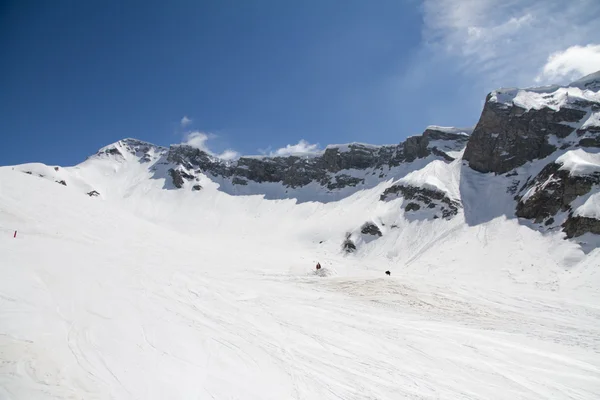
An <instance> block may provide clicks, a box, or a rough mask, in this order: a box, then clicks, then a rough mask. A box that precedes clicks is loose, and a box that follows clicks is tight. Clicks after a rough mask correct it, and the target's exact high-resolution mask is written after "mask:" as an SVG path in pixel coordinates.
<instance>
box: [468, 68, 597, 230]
mask: <svg viewBox="0 0 600 400" xmlns="http://www.w3.org/2000/svg"><path fill="white" fill-rule="evenodd" d="M599 89H600V72H599V73H595V74H592V75H589V76H587V77H585V78H583V79H581V80H579V81H576V82H573V83H572V84H571V85H569V86H567V87H560V86H551V87H543V88H532V89H499V90H496V91H494V92H492V93H490V94H489V95H488V97H487V99H486V103H485V106H484V109H483V112H482V114H481V118H480V119H479V122H478V123H477V126H476V127H475V129H474V131H473V134H472V135H471V137H470V139H469V142H468V144H467V147H466V149H465V153H464V156H463V159H464V160H466V161H468V165H469V167H470V168H472V169H473V170H475V171H478V172H482V173H488V172H489V173H494V174H497V175H502V174H504V176H505V177H511V182H510V184H509V185H508V187H507V190H508V191H509V192H511V193H512V194H514V195H515V196H514V199H515V201H516V207H515V215H516V216H517V217H519V218H525V219H528V220H531V221H532V222H533V223H535V224H538V225H539V228H540V229H542V230H545V229H556V228H559V227H561V228H562V229H563V231H564V232H565V233H566V235H567V237H577V236H581V235H583V234H585V233H589V232H591V233H598V232H600V220H598V219H597V218H596V217H597V215H596V208H595V207H594V204H595V203H594V204H590V201H592V202H593V200H594V198H595V194H596V193H598V184H599V183H600V159H599V158H598V157H596V154H597V153H598V152H599V151H600V93H599Z"/></svg>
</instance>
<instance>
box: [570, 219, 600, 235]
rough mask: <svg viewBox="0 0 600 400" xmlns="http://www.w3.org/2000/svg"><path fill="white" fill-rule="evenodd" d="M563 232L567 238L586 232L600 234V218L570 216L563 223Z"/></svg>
mask: <svg viewBox="0 0 600 400" xmlns="http://www.w3.org/2000/svg"><path fill="white" fill-rule="evenodd" d="M563 232H565V233H566V234H567V237H568V238H574V237H578V236H581V235H583V234H584V233H588V232H589V233H594V234H596V235H600V220H597V219H595V218H588V217H573V216H570V217H569V218H567V220H566V221H565V223H564V224H563Z"/></svg>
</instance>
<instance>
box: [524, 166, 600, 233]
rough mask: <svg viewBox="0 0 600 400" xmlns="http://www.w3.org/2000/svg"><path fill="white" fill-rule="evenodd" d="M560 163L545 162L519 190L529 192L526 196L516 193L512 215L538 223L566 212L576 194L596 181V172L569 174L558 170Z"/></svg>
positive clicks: (580, 193)
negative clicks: (514, 210) (514, 213)
mask: <svg viewBox="0 0 600 400" xmlns="http://www.w3.org/2000/svg"><path fill="white" fill-rule="evenodd" d="M560 167H561V165H560V164H557V163H551V164H548V165H547V166H546V167H545V168H544V169H543V170H542V171H541V172H540V173H539V174H538V175H537V176H536V177H535V179H533V180H532V181H531V182H529V183H528V184H526V186H525V187H524V188H523V189H522V190H521V193H526V192H527V191H533V193H532V194H530V195H529V196H526V199H525V200H522V199H523V197H525V196H518V197H517V199H518V200H519V202H518V203H517V209H516V215H517V217H520V218H527V219H531V220H534V222H536V223H538V224H539V223H541V222H542V221H544V220H545V219H546V218H550V217H553V216H555V215H556V214H557V213H558V212H560V211H569V210H570V209H571V203H572V202H573V200H575V199H576V198H577V197H579V196H582V195H584V194H587V193H588V192H589V191H590V190H591V189H592V186H593V185H595V184H598V183H600V174H594V175H590V176H571V175H570V174H569V171H565V170H560V169H559V168H560Z"/></svg>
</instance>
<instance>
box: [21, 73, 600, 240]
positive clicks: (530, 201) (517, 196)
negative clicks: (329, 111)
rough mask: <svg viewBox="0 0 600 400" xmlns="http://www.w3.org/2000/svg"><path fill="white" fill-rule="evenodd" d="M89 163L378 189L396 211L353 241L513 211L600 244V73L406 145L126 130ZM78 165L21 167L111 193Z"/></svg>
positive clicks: (268, 188)
mask: <svg viewBox="0 0 600 400" xmlns="http://www.w3.org/2000/svg"><path fill="white" fill-rule="evenodd" d="M88 162H91V163H96V164H94V165H95V166H96V167H97V166H98V165H104V166H100V167H99V168H100V169H102V168H106V169H107V171H109V170H115V171H116V170H118V169H119V168H121V167H119V166H120V165H135V168H136V171H137V170H139V171H141V172H140V173H141V174H145V175H144V177H143V178H139V177H138V178H135V179H136V182H138V183H136V185H137V184H139V181H141V180H143V179H146V180H147V179H148V177H150V178H151V180H154V181H155V182H161V183H162V182H164V186H163V187H162V188H163V189H173V190H181V191H184V192H197V193H198V194H197V195H198V196H201V195H202V193H203V191H205V190H207V188H216V190H219V191H222V192H225V193H228V194H230V195H262V196H264V197H265V198H266V199H286V198H287V199H292V198H294V199H296V200H297V202H298V203H302V202H315V201H316V202H322V203H327V202H332V201H339V200H342V199H344V198H346V197H348V196H351V195H352V194H354V193H357V192H359V191H361V190H365V189H373V188H376V190H377V191H378V193H377V199H376V200H374V201H379V202H381V203H382V204H389V205H390V206H391V207H394V209H395V210H396V211H395V213H396V214H395V215H393V216H391V217H390V216H389V215H374V216H373V219H372V220H371V221H364V223H361V224H359V225H357V226H356V227H355V229H354V230H353V231H351V232H346V234H345V236H344V237H345V239H343V240H344V243H345V244H344V249H346V250H348V251H355V250H356V246H357V245H360V244H361V243H368V242H371V241H373V240H377V239H378V238H380V237H382V236H385V235H386V232H387V231H388V230H389V229H393V228H394V226H397V224H396V223H395V222H394V218H397V217H401V218H405V219H407V220H408V221H415V220H419V221H433V220H439V221H450V220H452V221H453V222H452V224H454V223H457V222H456V220H457V219H458V220H462V221H463V222H464V223H466V224H467V225H477V224H479V223H481V222H485V221H489V220H491V219H494V218H496V217H498V216H501V215H504V216H505V217H506V218H509V219H517V220H518V221H519V222H520V223H521V224H524V225H527V226H529V227H531V228H534V229H537V230H539V231H541V232H548V233H553V232H564V234H563V235H564V236H565V237H567V238H579V239H577V240H578V241H579V243H584V242H588V243H589V242H598V243H600V241H594V240H591V239H589V237H590V234H600V190H598V189H599V187H600V72H598V73H596V74H592V75H590V76H587V77H585V78H582V79H581V80H579V81H576V82H573V83H572V84H570V85H568V86H550V87H542V88H529V89H498V90H496V91H493V92H492V93H490V94H489V95H488V96H487V98H486V102H485V105H484V108H483V111H482V114H481V117H480V119H479V121H478V123H477V125H476V126H475V128H474V130H472V131H471V130H470V129H456V128H444V127H439V126H431V127H428V128H427V129H426V130H425V131H424V132H423V134H421V135H418V136H413V137H409V138H407V139H406V140H405V141H404V142H401V143H399V144H395V145H385V146H374V145H368V144H362V143H351V144H346V145H330V146H328V147H326V148H325V149H324V150H323V151H320V152H317V153H311V154H293V155H290V156H285V157H269V156H246V157H241V158H239V159H237V160H235V161H224V160H221V159H219V158H217V157H215V156H213V155H211V154H209V153H207V152H206V151H203V150H200V149H198V148H195V147H192V146H189V145H185V144H179V145H172V146H170V147H168V148H167V147H161V146H155V145H152V144H150V143H146V142H143V141H140V140H136V139H124V140H121V141H119V142H117V143H114V144H112V145H109V146H106V147H104V148H102V149H100V151H98V153H97V154H95V155H94V156H92V157H90V158H89V159H88V161H86V163H88ZM113 162H114V164H113ZM103 163H104V164H103ZM84 164H85V163H84ZM82 165H83V164H82ZM115 165H116V166H117V167H115ZM96 167H94V168H96ZM78 168H80V167H79V166H78V167H75V170H77V171H76V173H75V174H73V175H69V171H65V169H59V167H53V168H50V167H47V168H38V167H35V168H34V167H32V166H21V169H22V170H23V172H27V173H32V174H35V175H39V176H40V177H45V178H46V179H52V180H54V181H55V182H58V183H60V184H61V185H65V186H70V185H71V184H72V183H73V184H76V185H79V186H80V187H81V188H82V190H84V191H85V193H87V194H89V195H90V196H93V197H102V195H103V193H102V190H99V189H101V188H98V187H96V186H94V184H93V183H90V182H89V181H86V180H85V179H84V178H83V177H82V176H83V175H81V174H80V170H78ZM105 173H110V172H105ZM140 176H141V175H140ZM75 181H77V182H75ZM128 190H129V189H127V188H126V189H124V190H123V191H122V194H123V195H127V193H128ZM211 190H212V189H211ZM396 199H398V202H396ZM386 207H387V206H386ZM383 208H385V207H383ZM457 217H460V218H457ZM442 223H443V222H442ZM448 223H450V222H448ZM341 234H342V235H343V233H341ZM593 246H595V244H594V245H593Z"/></svg>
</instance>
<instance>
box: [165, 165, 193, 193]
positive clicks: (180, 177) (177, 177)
mask: <svg viewBox="0 0 600 400" xmlns="http://www.w3.org/2000/svg"><path fill="white" fill-rule="evenodd" d="M169 175H171V178H172V179H173V185H174V186H175V187H176V188H178V189H181V188H182V187H183V184H184V183H185V180H184V179H187V180H193V179H195V177H194V176H193V175H190V174H188V173H187V172H185V171H182V170H180V169H173V168H171V169H169Z"/></svg>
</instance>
